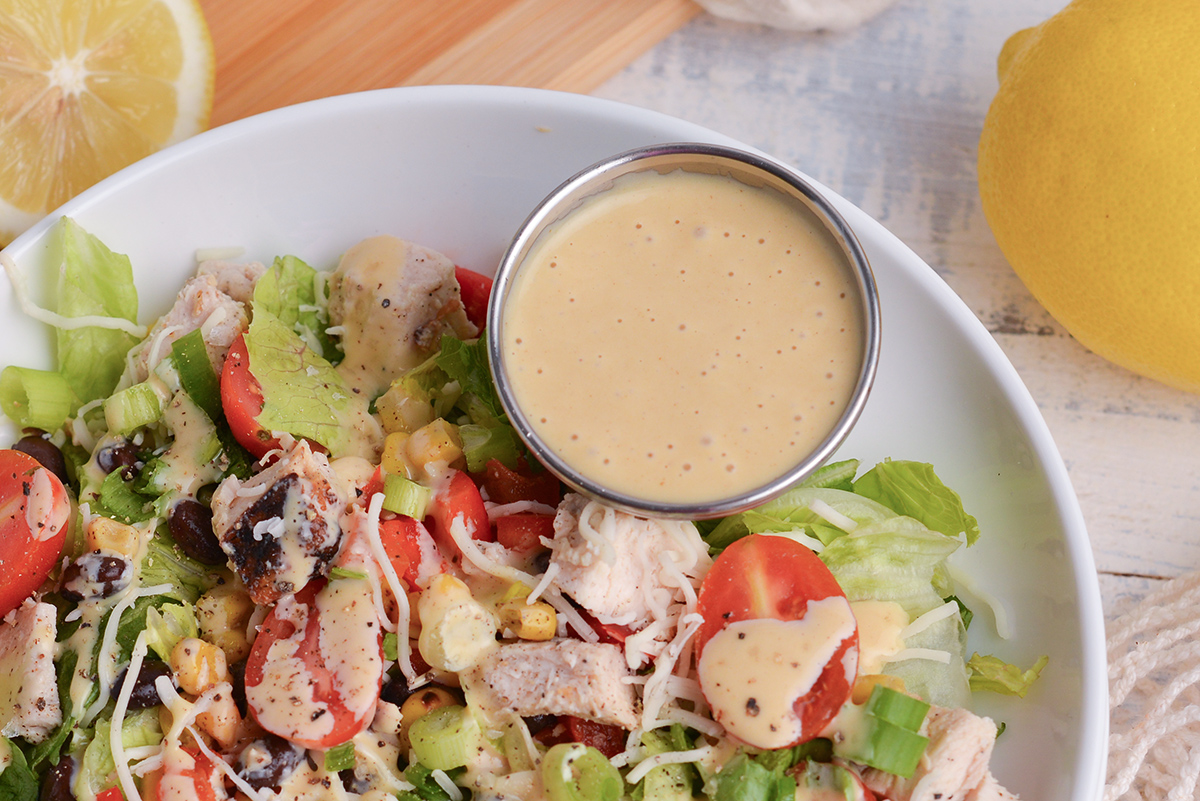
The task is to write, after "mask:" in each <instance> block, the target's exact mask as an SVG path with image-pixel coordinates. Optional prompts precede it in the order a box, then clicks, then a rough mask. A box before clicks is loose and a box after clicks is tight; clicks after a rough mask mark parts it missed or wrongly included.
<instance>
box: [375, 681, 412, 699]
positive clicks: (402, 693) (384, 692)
mask: <svg viewBox="0 0 1200 801" xmlns="http://www.w3.org/2000/svg"><path fill="white" fill-rule="evenodd" d="M410 695H412V690H410V689H408V680H407V679H405V678H404V674H398V675H396V676H394V677H393V678H392V679H391V681H389V682H388V683H387V684H385V685H383V687H382V688H381V689H380V690H379V698H380V700H383V701H387V702H388V703H389V704H395V705H396V706H400V705H402V704H403V703H404V702H405V700H406V699H407V698H408V696H410Z"/></svg>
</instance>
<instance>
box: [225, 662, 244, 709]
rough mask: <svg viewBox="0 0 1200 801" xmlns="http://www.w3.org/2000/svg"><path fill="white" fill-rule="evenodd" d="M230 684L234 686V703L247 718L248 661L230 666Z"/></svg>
mask: <svg viewBox="0 0 1200 801" xmlns="http://www.w3.org/2000/svg"><path fill="white" fill-rule="evenodd" d="M229 683H230V684H232V685H233V702H234V703H235V704H237V708H238V711H239V712H241V713H242V717H245V716H246V660H245V659H243V660H242V661H241V662H234V663H233V664H232V665H230V666H229Z"/></svg>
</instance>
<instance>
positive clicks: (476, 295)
mask: <svg viewBox="0 0 1200 801" xmlns="http://www.w3.org/2000/svg"><path fill="white" fill-rule="evenodd" d="M454 277H455V278H456V279H458V289H459V294H460V295H461V296H462V304H463V310H464V311H466V313H467V319H468V320H470V321H471V322H472V323H474V324H475V327H476V328H478V329H479V330H481V331H482V330H483V327H484V326H485V325H487V310H488V301H489V300H490V299H491V297H492V283H493V281H492V279H491V278H489V277H488V276H486V275H482V274H480V273H477V272H475V271H474V270H468V269H467V268H466V267H459V266H457V265H455V267H454Z"/></svg>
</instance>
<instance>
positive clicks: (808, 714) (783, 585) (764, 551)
mask: <svg viewBox="0 0 1200 801" xmlns="http://www.w3.org/2000/svg"><path fill="white" fill-rule="evenodd" d="M830 597H840V598H841V599H842V600H843V601H844V600H845V597H846V596H845V593H843V592H842V588H841V587H840V586H838V583H837V580H836V579H835V578H834V577H833V574H832V573H830V572H829V568H827V567H826V566H825V563H824V562H822V561H821V560H820V558H818V557H817V555H816V554H815V553H813V552H812V551H811V550H809V549H808V548H806V547H805V546H804V545H801V544H800V543H798V542H796V541H795V540H790V539H788V538H786V537H776V536H771V535H765V534H751V535H749V536H747V537H743V538H742V539H740V540H737V541H736V542H734V543H733V544H732V545H730V546H729V547H728V548H726V549H725V550H724V551H723V552H722V553H721V555H720V556H718V557H717V560H716V561H715V562H714V563H713V566H712V569H710V570H709V572H708V575H706V576H705V577H704V581H703V583H702V584H701V585H700V594H699V602H698V611H699V613H700V615H701V616H702V617H703V618H704V622H703V623H702V624H701V626H700V629H699V631H698V632H697V633H696V648H697V652H698V653H700V654H703V650H704V647H705V645H706V644H707V643H708V642H709V640H711V639H712V638H713V636H714V635H716V634H717V633H718V632H720V631H721V630H722V629H724V628H725V627H726V626H729V625H730V624H732V623H736V622H738V621H743V620H759V619H764V618H771V619H775V620H800V619H802V618H803V617H804V616H805V614H806V612H807V610H808V605H809V603H810V602H813V601H819V600H823V599H826V598H830ZM847 603H848V602H847ZM850 649H853V650H854V653H853V654H849V651H850ZM857 652H858V630H857V627H856V628H855V630H854V634H853V636H849V637H846V638H845V640H843V641H842V643H841V644H840V646H839V647H838V649H837V650H836V651H835V652H834V654H833V655H832V657H831V658H830V659H829V660H828V662H826V663H825V666H824V668H823V669H822V671H821V674H820V676H819V678H818V679H817V681H816V682H815V683H814V684H813V686H812V688H811V689H810V690H809V691H808V692H807V693H805V694H804V695H802V696H801V697H799V698H797V699H796V701H795V703H794V704H793V710H794V711H795V714H796V715H797V717H798V718H799V719H800V721H801V731H802V732H804V736H803V739H811V738H812V737H815V736H816V735H817V734H818V733H819V732H820V731H821V729H823V728H824V727H825V726H826V725H827V724H828V723H829V721H831V720H833V718H834V716H835V715H836V714H837V713H838V711H839V710H840V709H841V708H842V705H843V704H845V703H846V700H847V699H848V698H849V697H850V691H851V688H852V686H853V684H854V678H855V676H854V675H853V670H850V674H849V675H847V673H848V668H847V665H848V664H849V665H850V666H853V665H854V664H857ZM848 659H852V660H853V662H848ZM703 685H704V683H703V680H702V681H701V689H704V686H703ZM706 694H707V693H706ZM711 700H712V699H711V698H710V701H711ZM801 741H803V740H801ZM793 744H794V743H793Z"/></svg>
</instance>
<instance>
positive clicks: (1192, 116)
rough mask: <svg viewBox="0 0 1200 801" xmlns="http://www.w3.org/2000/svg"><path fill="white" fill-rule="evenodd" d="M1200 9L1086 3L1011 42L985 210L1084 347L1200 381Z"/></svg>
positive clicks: (1152, 373)
mask: <svg viewBox="0 0 1200 801" xmlns="http://www.w3.org/2000/svg"><path fill="white" fill-rule="evenodd" d="M1198 43H1200V5H1197V3H1196V0H1152V2H1145V3H1137V2H1130V0H1074V2H1072V3H1071V4H1070V5H1069V6H1067V7H1066V8H1065V9H1063V10H1062V11H1061V12H1059V13H1058V14H1057V15H1056V16H1054V17H1052V18H1050V19H1049V20H1047V21H1046V22H1044V23H1042V24H1041V25H1039V26H1037V27H1036V28H1030V29H1027V30H1023V31H1019V32H1018V33H1016V34H1014V35H1013V36H1012V38H1010V39H1009V40H1008V42H1006V43H1005V45H1004V47H1003V49H1002V50H1001V53H1000V59H999V73H1000V88H999V90H998V91H997V93H996V97H995V99H994V100H993V102H992V105H991V108H990V109H989V111H988V114H987V118H986V120H985V121H984V126H983V135H982V137H981V139H980V143H979V189H980V196H981V200H982V205H983V212H984V214H985V216H986V217H987V220H988V223H989V225H990V226H991V228H992V232H993V233H994V234H995V236H996V241H997V242H998V243H999V245H1000V249H1001V250H1002V251H1003V252H1004V255H1005V257H1006V258H1007V259H1008V261H1009V263H1010V264H1011V265H1012V267H1013V269H1014V270H1015V271H1016V273H1017V275H1019V276H1020V277H1021V280H1022V281H1024V282H1025V285H1026V286H1027V287H1028V288H1029V290H1030V291H1031V292H1032V293H1033V295H1034V296H1035V297H1036V298H1037V299H1038V300H1039V301H1040V302H1041V303H1042V305H1044V306H1045V307H1046V309H1047V310H1048V311H1049V312H1050V314H1052V315H1053V316H1054V317H1055V319H1057V320H1058V321H1059V322H1060V323H1061V324H1062V325H1063V326H1064V327H1065V328H1066V329H1067V330H1068V331H1070V332H1071V334H1072V335H1074V336H1075V338H1076V339H1078V340H1079V341H1080V342H1081V343H1082V344H1083V345H1085V346H1086V347H1088V348H1090V349H1091V350H1093V351H1094V352H1095V353H1097V354H1099V355H1100V356H1103V357H1105V358H1106V359H1109V360H1111V361H1113V362H1116V363H1117V364H1120V365H1122V366H1124V367H1126V368H1128V369H1130V370H1133V371H1135V372H1138V373H1141V374H1143V375H1146V376H1149V377H1151V378H1154V379H1157V380H1159V381H1162V382H1163V383H1165V384H1169V385H1171V386H1175V387H1179V388H1181V389H1185V390H1189V391H1192V392H1198V391H1200V84H1198V83H1197V80H1198V76H1200V45H1198Z"/></svg>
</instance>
